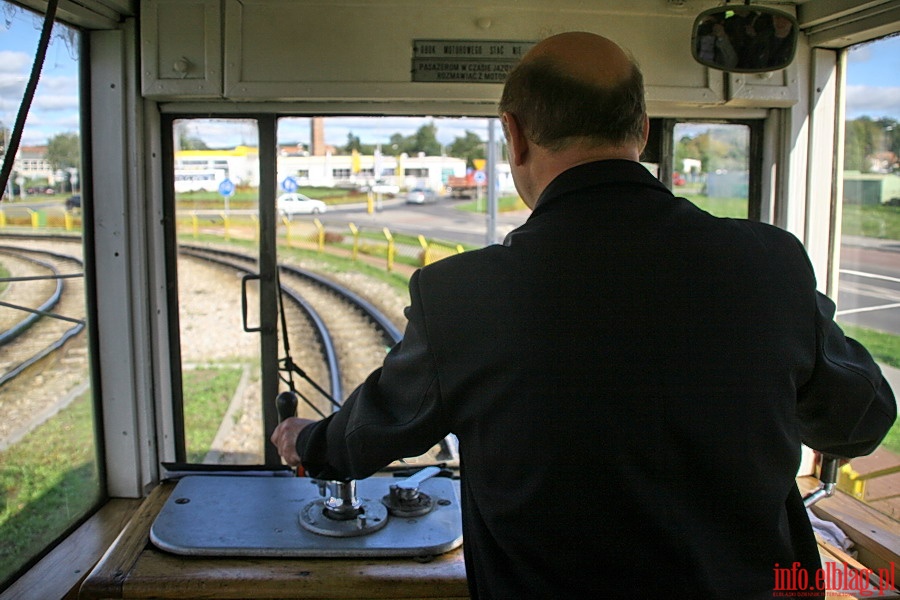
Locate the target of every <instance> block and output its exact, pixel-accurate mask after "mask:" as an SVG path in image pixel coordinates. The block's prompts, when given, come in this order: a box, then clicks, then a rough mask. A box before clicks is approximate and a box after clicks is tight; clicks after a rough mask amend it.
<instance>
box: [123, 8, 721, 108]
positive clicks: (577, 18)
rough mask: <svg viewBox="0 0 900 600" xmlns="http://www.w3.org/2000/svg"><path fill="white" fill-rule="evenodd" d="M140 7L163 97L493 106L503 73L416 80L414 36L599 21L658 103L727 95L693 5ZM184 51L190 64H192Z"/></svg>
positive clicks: (524, 35)
mask: <svg viewBox="0 0 900 600" xmlns="http://www.w3.org/2000/svg"><path fill="white" fill-rule="evenodd" d="M141 7H142V42H143V47H142V64H143V71H142V78H143V85H142V90H143V93H144V95H145V97H147V98H149V99H154V100H160V101H193V100H204V99H206V100H209V99H217V98H218V99H226V100H230V101H237V102H242V103H246V102H259V101H263V102H305V103H315V102H323V101H324V102H347V103H360V102H371V103H378V102H382V103H383V102H405V103H418V104H419V105H421V103H429V102H433V103H435V104H438V105H443V106H452V105H454V103H455V105H456V106H458V107H460V108H463V109H464V108H465V106H466V105H467V104H468V105H473V104H474V105H475V106H480V107H482V108H481V109H479V110H481V111H482V112H484V111H489V110H492V106H493V105H494V104H495V103H496V101H497V99H498V97H499V94H500V90H501V84H499V83H477V84H468V85H463V84H459V83H432V82H429V83H423V82H413V81H412V73H411V68H412V52H413V51H412V46H413V41H414V40H416V39H435V40H442V39H446V40H462V41H468V40H486V41H489V40H504V41H532V40H533V41H537V40H540V39H542V38H544V37H546V36H548V35H551V34H554V33H557V32H561V31H566V30H587V31H593V32H596V33H599V34H601V35H605V36H607V37H609V38H611V39H613V40H614V41H616V42H618V43H619V44H621V45H622V46H623V47H625V48H626V49H628V50H629V51H630V52H631V53H632V54H633V55H634V57H635V58H636V59H637V61H638V63H639V64H640V65H641V68H642V70H643V72H644V77H645V81H646V85H647V97H648V101H649V103H650V105H651V106H663V105H666V106H685V107H698V106H710V105H718V106H720V105H722V104H723V103H724V102H725V100H726V98H725V95H724V89H725V86H724V75H723V74H722V73H721V72H717V71H710V70H708V69H706V68H705V67H702V66H700V65H697V64H696V63H694V62H693V60H692V59H691V56H690V37H691V25H692V23H693V18H694V12H693V11H680V12H676V11H672V10H669V9H667V8H666V6H665V4H661V3H659V2H656V1H651V0H636V1H635V2H607V3H602V4H595V5H590V6H588V5H585V4H584V3H583V2H577V1H575V0H560V2H556V3H546V2H517V3H515V5H514V6H509V7H506V9H504V8H503V6H502V3H495V4H490V5H485V4H484V3H472V4H463V3H454V4H453V6H448V5H447V3H444V2H411V1H408V0H392V1H380V2H374V1H365V0H356V1H354V2H350V1H346V0H343V1H342V0H332V1H327V2H326V1H325V0H290V1H288V0H254V1H252V2H248V1H243V2H242V1H239V0H149V1H148V2H145V3H142V5H141ZM217 19H218V20H217ZM626 31H642V32H643V33H642V35H640V36H631V37H628V36H625V35H624V33H623V32H626ZM217 36H219V37H218V38H217ZM215 51H219V52H220V55H217V54H216V52H215ZM182 59H187V60H188V61H189V63H190V66H191V69H190V70H189V71H187V72H186V73H185V72H182V71H183V66H184V62H179V61H181V60H182ZM220 67H221V68H220ZM463 112H465V110H463ZM475 112H478V111H475Z"/></svg>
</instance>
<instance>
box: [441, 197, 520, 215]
mask: <svg viewBox="0 0 900 600" xmlns="http://www.w3.org/2000/svg"><path fill="white" fill-rule="evenodd" d="M456 208H457V209H458V210H462V211H466V212H475V213H483V212H485V211H486V210H487V198H486V197H485V198H482V199H481V200H472V201H470V202H461V203H458V204H456ZM527 208H528V207H527V206H525V203H524V202H522V199H521V198H519V196H500V197H498V198H497V212H509V211H514V210H525V209H527Z"/></svg>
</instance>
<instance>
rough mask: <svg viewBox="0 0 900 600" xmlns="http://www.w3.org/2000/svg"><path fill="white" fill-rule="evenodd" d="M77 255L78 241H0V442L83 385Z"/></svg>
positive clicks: (1, 445)
mask: <svg viewBox="0 0 900 600" xmlns="http://www.w3.org/2000/svg"><path fill="white" fill-rule="evenodd" d="M76 241H79V240H76ZM80 254H81V246H80V244H78V243H75V244H73V243H66V242H62V241H58V240H57V241H45V242H36V241H35V240H33V239H30V240H25V239H23V240H18V239H17V240H16V241H15V242H14V243H12V242H11V240H8V239H7V238H2V240H0V262H2V263H3V265H4V266H5V267H6V269H7V270H8V271H9V276H8V277H7V278H6V280H5V283H6V288H5V290H4V291H3V293H2V295H0V449H2V448H5V447H7V446H9V445H11V444H13V443H14V442H15V441H17V440H18V439H20V438H21V437H22V436H23V435H24V434H26V433H27V432H28V431H30V430H31V429H33V428H34V427H35V426H37V425H38V424H40V423H41V422H43V421H44V420H46V419H47V418H49V417H50V416H52V415H53V414H55V413H56V412H57V411H58V410H60V409H61V408H63V407H64V406H66V405H68V403H69V402H71V400H72V399H74V398H75V397H76V396H77V395H78V394H80V393H81V392H83V391H84V390H85V389H86V388H87V385H88V384H87V382H88V380H89V376H88V359H87V350H86V346H87V343H86V335H84V327H85V302H84V278H83V263H82V260H81V257H80Z"/></svg>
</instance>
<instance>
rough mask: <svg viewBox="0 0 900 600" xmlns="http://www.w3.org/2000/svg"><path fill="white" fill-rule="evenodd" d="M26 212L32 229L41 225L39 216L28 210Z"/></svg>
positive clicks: (34, 211) (35, 212)
mask: <svg viewBox="0 0 900 600" xmlns="http://www.w3.org/2000/svg"><path fill="white" fill-rule="evenodd" d="M28 212H29V213H30V214H31V227H32V229H37V228H38V227H39V226H40V224H41V216H40V215H39V214H38V212H37V211H36V210H31V209H30V208H29V209H28Z"/></svg>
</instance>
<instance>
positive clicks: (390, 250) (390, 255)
mask: <svg viewBox="0 0 900 600" xmlns="http://www.w3.org/2000/svg"><path fill="white" fill-rule="evenodd" d="M382 231H384V237H386V238H387V242H388V246H387V270H388V271H393V270H394V236H392V235H391V230H390V229H388V228H387V227H385V228H384V229H383V230H382Z"/></svg>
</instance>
